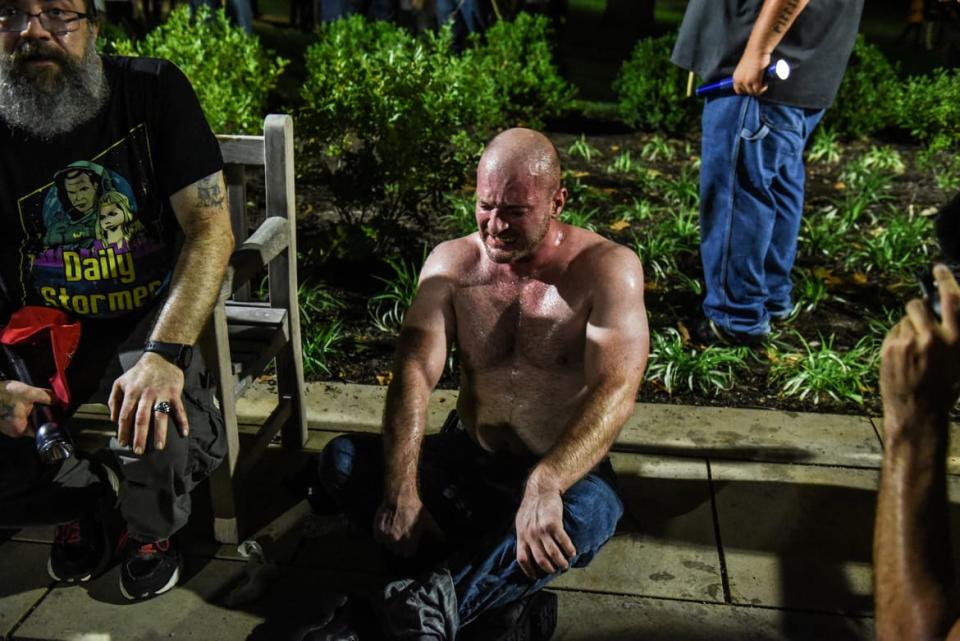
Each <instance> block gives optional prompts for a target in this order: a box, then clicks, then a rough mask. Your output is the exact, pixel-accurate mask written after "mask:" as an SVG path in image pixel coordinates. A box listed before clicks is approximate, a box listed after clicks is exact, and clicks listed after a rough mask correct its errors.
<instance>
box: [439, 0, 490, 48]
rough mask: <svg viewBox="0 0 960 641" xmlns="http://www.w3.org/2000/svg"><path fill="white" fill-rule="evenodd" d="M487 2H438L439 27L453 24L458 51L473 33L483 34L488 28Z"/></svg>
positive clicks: (466, 0) (473, 0)
mask: <svg viewBox="0 0 960 641" xmlns="http://www.w3.org/2000/svg"><path fill="white" fill-rule="evenodd" d="M485 4H486V3H485V0H436V9H435V11H436V14H437V26H438V27H442V26H443V25H444V24H446V23H447V22H448V21H452V22H453V38H454V42H455V45H456V47H457V49H458V50H462V49H463V47H464V45H465V44H466V41H467V36H468V35H469V34H471V33H481V32H483V31H484V30H485V29H486V28H487V22H488V16H487V14H486V7H485Z"/></svg>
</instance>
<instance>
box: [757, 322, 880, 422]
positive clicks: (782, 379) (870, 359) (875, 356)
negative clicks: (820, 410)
mask: <svg viewBox="0 0 960 641" xmlns="http://www.w3.org/2000/svg"><path fill="white" fill-rule="evenodd" d="M793 336H794V337H796V339H797V340H799V341H800V349H798V350H790V351H785V350H782V349H780V348H778V347H776V346H773V347H771V348H770V351H769V356H770V360H771V365H770V382H771V383H772V384H775V385H780V386H781V389H780V393H781V394H782V395H783V396H788V397H791V396H792V397H797V398H799V399H800V400H806V399H810V400H811V401H812V402H813V403H814V404H819V403H820V401H821V400H822V399H824V398H826V397H829V398H832V399H833V400H835V401H838V402H839V401H853V402H855V403H857V404H859V405H862V404H863V395H864V393H865V392H867V391H870V390H872V389H873V387H874V385H875V383H876V378H877V367H878V365H879V362H878V361H879V350H878V349H877V344H876V341H875V339H873V338H872V337H864V338H862V339H860V340H859V341H858V342H857V343H856V344H855V345H854V346H853V347H851V348H850V349H849V350H847V351H845V352H844V351H839V350H835V349H834V348H833V341H834V336H833V335H832V334H831V335H830V336H829V337H827V338H824V337H823V336H822V335H821V336H820V340H819V341H818V342H815V343H811V342H807V340H806V339H804V338H803V336H801V335H800V334H798V333H796V332H793Z"/></svg>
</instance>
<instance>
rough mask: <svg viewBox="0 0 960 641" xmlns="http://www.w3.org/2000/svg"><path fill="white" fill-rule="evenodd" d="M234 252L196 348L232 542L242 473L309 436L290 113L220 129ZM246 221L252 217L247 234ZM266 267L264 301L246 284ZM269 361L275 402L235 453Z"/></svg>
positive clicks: (221, 508)
mask: <svg viewBox="0 0 960 641" xmlns="http://www.w3.org/2000/svg"><path fill="white" fill-rule="evenodd" d="M218 140H219V141H220V149H221V151H222V153H223V162H224V177H225V180H226V185H227V197H228V202H229V206H230V217H231V222H232V225H233V233H234V237H235V238H236V241H237V247H236V250H235V251H234V253H233V256H232V257H231V259H230V266H229V267H228V269H227V274H226V277H225V279H224V282H223V286H222V288H221V290H220V297H219V300H218V302H217V305H216V307H215V308H214V310H213V314H212V315H211V317H210V320H209V321H208V326H207V329H206V330H205V331H204V335H203V337H202V338H201V343H200V346H201V349H203V352H204V356H205V357H206V359H207V364H208V367H209V368H210V369H211V371H213V372H214V373H215V374H216V377H217V381H218V387H219V400H220V407H221V410H222V412H223V419H224V424H225V426H226V436H227V446H228V447H227V457H226V459H225V460H224V461H223V463H222V464H221V465H220V467H219V468H218V469H217V470H216V471H215V472H214V473H213V475H212V476H211V477H210V489H211V500H212V506H213V514H214V535H215V536H216V539H217V540H218V541H220V542H221V543H237V542H239V541H240V536H241V535H242V533H243V531H244V530H243V519H244V516H245V515H244V514H243V505H244V502H243V498H242V496H243V481H244V477H245V476H246V475H247V473H248V472H249V471H250V469H251V468H252V467H253V465H254V464H255V463H256V462H257V460H258V459H259V458H260V456H261V455H262V454H263V453H264V451H265V450H266V449H267V446H268V445H269V444H270V442H271V441H272V440H274V438H275V437H276V436H277V435H278V434H280V435H281V440H282V444H283V446H284V447H287V448H294V449H300V448H302V447H303V445H304V443H306V440H307V419H306V404H305V402H304V385H303V360H302V355H301V343H300V314H299V308H298V302H297V265H296V259H297V240H296V239H297V225H296V222H297V221H296V215H295V211H294V161H293V118H291V117H290V116H287V115H268V116H267V117H266V119H265V120H264V127H263V135H262V136H218ZM250 167H263V173H264V183H265V192H266V206H265V208H264V211H263V215H262V220H261V216H260V215H256V216H255V217H251V216H250V212H248V208H247V193H246V184H247V177H248V173H249V172H248V168H250ZM251 223H258V224H257V226H256V229H255V230H254V231H253V233H249V230H250V229H251ZM265 269H266V270H267V278H266V283H267V300H266V301H260V300H255V299H254V297H253V296H252V286H251V285H252V282H253V281H254V280H257V279H259V278H261V277H262V274H263V271H264V270H265ZM271 362H274V363H275V364H276V366H275V367H276V393H277V404H276V407H275V408H274V409H273V411H272V413H271V414H270V415H269V416H268V417H267V420H266V421H264V423H263V425H262V427H261V428H260V430H259V432H258V433H257V434H256V435H255V437H254V438H253V443H252V444H251V445H249V446H247V447H245V448H244V450H243V452H241V451H240V435H239V428H238V424H237V406H236V401H237V398H238V397H240V396H242V395H243V393H244V391H245V390H246V389H247V388H248V387H249V386H250V385H251V384H252V383H253V382H254V381H255V380H257V378H258V377H259V376H260V375H261V374H262V373H263V372H264V370H265V369H266V368H267V367H268V366H269V364H270V363H271Z"/></svg>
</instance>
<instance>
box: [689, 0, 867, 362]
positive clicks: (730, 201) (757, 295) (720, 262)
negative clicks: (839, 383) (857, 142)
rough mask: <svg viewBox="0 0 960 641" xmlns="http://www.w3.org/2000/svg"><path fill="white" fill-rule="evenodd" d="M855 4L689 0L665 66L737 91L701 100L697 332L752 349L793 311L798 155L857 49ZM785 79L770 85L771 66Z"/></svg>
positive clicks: (837, 0) (799, 211)
mask: <svg viewBox="0 0 960 641" xmlns="http://www.w3.org/2000/svg"><path fill="white" fill-rule="evenodd" d="M862 10H863V0H816V2H810V0H691V1H690V4H689V5H687V11H686V14H685V15H684V18H683V23H682V25H681V26H680V35H679V37H678V39H677V43H676V46H675V47H674V50H673V58H672V59H673V62H674V63H675V64H677V65H678V66H680V67H683V68H684V69H689V70H691V71H694V72H696V73H697V74H698V75H699V76H701V77H702V78H703V79H704V80H705V81H708V82H709V81H714V80H718V79H720V78H723V77H726V76H730V75H732V76H733V80H734V93H733V94H728V95H717V96H713V97H709V98H707V99H706V101H705V103H704V106H703V148H702V153H701V164H700V230H701V241H700V253H701V259H702V261H703V272H704V280H705V281H706V296H705V298H704V301H703V313H704V316H703V318H700V319H699V320H698V321H697V322H695V323H694V327H693V334H694V336H695V338H696V339H697V340H699V341H700V342H702V343H705V344H711V343H726V344H734V345H757V344H760V343H762V342H763V341H764V340H765V338H766V336H767V335H768V334H769V333H770V322H771V320H775V319H782V318H785V317H787V316H788V315H789V314H790V311H791V309H792V307H793V301H792V299H791V296H790V294H791V282H790V272H791V270H792V269H793V262H794V258H795V257H796V253H797V234H798V233H799V230H800V219H801V216H802V215H803V188H804V163H803V149H804V146H805V145H806V142H807V139H808V138H809V137H810V134H811V133H812V132H813V129H814V127H816V125H817V123H818V122H820V119H821V118H822V117H823V113H824V110H825V109H826V108H827V107H829V106H830V104H831V103H832V102H833V99H834V97H835V96H836V94H837V90H838V89H839V87H840V81H841V80H842V79H843V71H844V69H845V68H846V65H847V61H848V60H849V58H850V52H851V51H852V50H853V45H854V41H855V39H856V35H857V27H858V25H859V23H860V14H861V13H862ZM781 58H782V59H784V60H786V61H787V62H788V63H789V64H790V67H791V70H792V73H791V76H790V78H789V79H788V80H786V81H783V82H777V83H769V84H768V83H767V81H766V79H765V75H764V74H765V71H766V69H767V68H768V67H769V66H770V64H771V62H773V61H775V60H779V59H781Z"/></svg>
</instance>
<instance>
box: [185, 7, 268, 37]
mask: <svg viewBox="0 0 960 641" xmlns="http://www.w3.org/2000/svg"><path fill="white" fill-rule="evenodd" d="M204 5H206V6H208V7H210V9H211V10H213V11H215V10H217V9H219V8H220V7H221V6H223V5H221V4H220V2H219V1H218V0H190V6H191V7H193V8H194V9H197V8H198V7H201V6H204ZM227 17H228V18H230V20H231V21H232V22H233V23H234V24H235V25H237V26H238V27H240V28H241V29H243V30H244V31H246V32H247V33H253V7H252V6H251V5H250V0H228V1H227Z"/></svg>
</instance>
